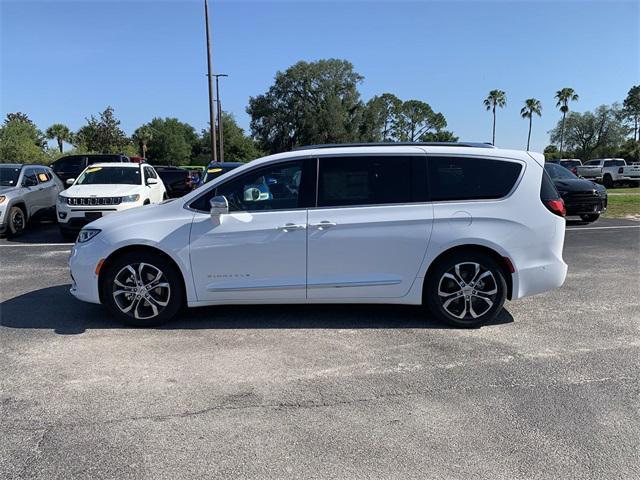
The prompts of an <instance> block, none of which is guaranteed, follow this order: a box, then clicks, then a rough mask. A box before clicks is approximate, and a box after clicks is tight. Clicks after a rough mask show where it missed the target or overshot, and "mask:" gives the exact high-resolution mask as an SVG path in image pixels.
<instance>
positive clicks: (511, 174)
mask: <svg viewBox="0 0 640 480" xmlns="http://www.w3.org/2000/svg"><path fill="white" fill-rule="evenodd" d="M543 165H544V157H543V156H542V155H540V154H535V153H527V152H521V151H510V150H499V149H495V148H493V147H489V146H487V145H484V144H445V145H442V144H396V145H389V144H385V145H350V146H349V145H345V146H316V147H307V148H305V149H299V150H296V151H293V152H288V153H282V154H278V155H272V156H268V157H265V158H262V159H259V160H255V161H253V162H251V163H249V164H246V165H244V166H242V167H240V168H237V169H235V170H233V171H231V172H229V173H227V174H225V175H223V176H221V177H219V178H217V179H215V180H214V181H213V182H211V183H208V184H205V185H203V186H202V187H200V188H199V189H197V190H195V191H194V192H192V193H190V194H188V195H186V196H185V197H183V198H181V199H178V200H175V201H173V202H171V203H165V204H162V205H153V206H150V207H146V208H143V209H135V210H131V211H129V212H124V213H122V214H118V215H115V216H110V217H104V218H101V219H99V220H97V221H95V222H92V223H91V224H89V225H87V226H86V227H85V228H84V229H83V230H82V231H81V232H80V235H79V236H78V240H77V243H76V244H75V246H74V247H73V249H72V255H71V257H70V260H69V265H70V267H71V275H72V278H73V283H72V287H71V293H72V294H73V295H74V296H76V297H77V298H79V299H81V300H84V301H87V302H93V303H102V304H104V305H106V306H107V307H108V308H109V309H110V310H111V311H112V312H113V313H114V314H115V315H116V316H118V317H119V318H120V319H121V320H123V321H125V322H127V323H130V324H133V325H139V326H147V325H154V324H158V323H161V322H163V321H166V320H169V319H170V318H172V317H173V316H174V315H176V313H177V312H178V311H179V310H180V308H181V307H182V306H183V305H187V306H189V307H197V306H205V305H220V304H264V303H392V304H393V303H395V304H410V305H421V304H426V305H428V306H429V307H430V310H431V312H432V315H433V316H434V317H435V318H437V319H440V320H443V321H446V322H449V323H451V324H453V325H456V326H473V325H477V324H479V323H481V322H487V321H490V320H492V319H493V318H494V317H495V316H496V315H497V314H498V313H499V312H500V310H501V309H502V306H503V303H504V301H505V299H507V298H508V299H518V298H521V297H524V296H527V295H533V294H536V293H540V292H544V291H547V290H550V289H554V288H557V287H559V286H560V285H562V283H563V282H564V279H565V276H566V273H567V265H566V264H565V263H564V262H563V260H562V247H563V243H564V229H565V219H564V218H563V217H564V205H563V202H562V200H561V199H560V197H559V196H558V193H557V191H556V189H555V187H554V186H553V183H552V182H551V180H550V179H549V177H548V176H547V174H546V173H545V171H544V168H543Z"/></svg>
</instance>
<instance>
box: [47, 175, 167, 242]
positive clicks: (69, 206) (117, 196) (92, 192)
mask: <svg viewBox="0 0 640 480" xmlns="http://www.w3.org/2000/svg"><path fill="white" fill-rule="evenodd" d="M166 196H167V194H166V189H165V186H164V184H163V183H162V180H161V179H160V178H159V177H158V174H157V173H156V171H155V170H154V168H153V167H152V166H151V165H146V164H142V165H140V164H137V163H96V164H93V165H91V166H89V167H87V168H86V169H85V170H84V171H83V172H82V173H81V174H80V176H79V177H78V178H77V179H75V180H74V181H73V184H72V186H71V187H69V188H68V189H67V190H65V191H63V192H61V193H60V195H58V202H57V205H56V210H57V217H58V224H59V226H60V233H61V234H62V236H63V237H64V238H67V239H73V238H75V237H76V236H77V234H78V232H79V231H80V229H81V228H82V227H83V226H84V225H86V224H87V223H89V222H91V221H93V220H95V219H97V218H100V217H102V216H103V215H107V214H110V213H114V212H120V211H122V210H127V209H130V208H133V207H139V206H141V205H148V204H151V203H160V202H162V201H163V200H164V199H165V198H166Z"/></svg>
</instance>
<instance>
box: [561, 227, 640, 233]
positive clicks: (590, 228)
mask: <svg viewBox="0 0 640 480" xmlns="http://www.w3.org/2000/svg"><path fill="white" fill-rule="evenodd" d="M617 228H640V225H617V226H612V227H582V228H580V227H573V228H567V229H566V230H567V231H568V232H569V231H571V230H614V229H617Z"/></svg>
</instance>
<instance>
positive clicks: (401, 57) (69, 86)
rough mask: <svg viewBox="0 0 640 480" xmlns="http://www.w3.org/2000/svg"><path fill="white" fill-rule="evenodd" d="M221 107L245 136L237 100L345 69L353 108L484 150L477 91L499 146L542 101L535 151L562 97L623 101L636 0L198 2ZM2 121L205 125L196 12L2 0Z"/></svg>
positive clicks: (634, 56) (638, 19)
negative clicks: (301, 71) (424, 108)
mask: <svg viewBox="0 0 640 480" xmlns="http://www.w3.org/2000/svg"><path fill="white" fill-rule="evenodd" d="M211 10H212V22H213V42H214V67H215V70H216V71H218V72H221V73H227V74H229V75H230V77H229V78H228V79H224V80H223V82H224V83H223V89H222V94H223V98H222V100H223V102H222V103H223V107H224V109H225V110H227V111H230V112H232V113H233V114H234V115H235V116H236V118H237V120H238V122H239V123H240V125H241V126H242V127H244V128H248V124H249V118H248V116H247V114H246V113H245V108H246V105H247V102H248V99H249V97H250V96H255V95H258V94H261V93H263V92H265V91H266V90H267V89H268V87H269V86H270V85H271V83H272V81H273V76H274V74H275V72H276V71H277V70H284V69H286V68H287V67H288V66H290V65H292V64H293V63H295V62H296V61H298V60H307V61H311V60H316V59H319V58H331V57H333V58H344V59H347V60H350V61H351V62H352V63H353V64H354V66H355V69H356V71H357V72H359V73H360V74H362V75H363V76H364V77H365V79H364V82H363V83H362V84H361V86H360V91H361V92H362V95H363V98H364V99H365V100H366V99H368V98H370V97H371V96H373V95H375V94H379V93H383V92H392V93H395V94H396V95H398V96H399V97H401V98H402V99H405V100H406V99H410V98H416V99H420V100H423V101H426V102H428V103H429V104H430V105H431V106H432V107H433V108H434V110H436V111H440V112H442V113H443V114H444V115H445V116H446V118H447V121H448V123H449V126H448V128H450V129H451V130H453V131H454V132H455V133H456V134H457V135H459V136H460V138H461V139H463V140H468V141H490V140H491V115H490V114H489V113H488V112H486V111H485V110H484V108H483V106H482V100H483V98H484V97H485V96H486V94H487V92H488V91H489V90H491V89H494V88H499V89H501V90H505V91H506V92H507V102H508V103H507V107H506V108H505V109H504V110H501V111H499V113H498V126H497V139H496V143H497V144H498V146H502V147H510V148H524V147H525V145H526V134H527V122H526V121H525V120H523V119H521V118H520V116H519V111H520V108H521V106H522V103H523V101H524V100H525V99H526V98H529V97H535V98H538V99H540V100H541V101H542V104H543V116H542V118H541V119H539V118H537V117H536V118H535V119H534V131H533V135H532V150H538V151H541V150H542V149H543V148H544V146H545V145H546V144H547V143H548V134H547V131H548V130H549V129H551V128H552V127H553V126H554V125H555V123H556V122H557V120H558V119H559V113H558V111H557V110H556V109H555V102H554V100H553V95H554V93H555V91H556V90H558V89H560V88H562V87H566V86H570V87H573V88H574V89H575V90H576V91H577V92H578V93H579V95H580V101H579V102H578V103H577V104H573V105H572V108H574V109H576V110H579V111H583V110H588V109H593V108H594V107H596V106H598V105H601V104H604V103H606V104H609V103H612V102H615V101H622V100H623V99H624V97H625V96H626V94H627V91H628V90H629V88H630V87H631V86H632V85H634V84H637V83H639V82H640V80H639V79H640V71H639V70H640V65H639V63H640V39H639V31H640V2H638V1H631V2H612V1H600V2H594V1H590V2H578V1H561V2H553V1H537V2H523V1H511V2H497V1H474V2H462V1H450V2H432V1H422V2H402V1H393V2H390V1H387V2H383V1H381V2H377V1H376V2H373V1H368V2H367V1H351V2H338V1H334V2H322V3H321V2H313V1H298V2H280V1H278V2H274V1H261V2H240V1H217V0H213V1H212V2H211ZM0 17H1V19H0V30H1V34H0V39H1V44H0V54H1V55H0V56H1V59H0V69H1V70H0V80H1V84H0V92H1V96H0V114H1V115H2V117H4V115H5V114H6V113H7V112H12V111H23V112H25V113H27V114H29V116H30V117H31V118H32V119H33V120H34V121H35V122H36V123H37V124H38V126H39V127H40V128H42V129H44V128H46V127H47V126H48V125H50V124H52V123H54V122H62V123H65V124H67V125H68V126H69V127H71V128H73V129H77V128H78V127H80V126H81V125H82V124H83V123H84V118H85V117H87V116H89V115H91V114H97V112H99V111H102V110H103V109H104V108H105V107H106V106H107V105H111V106H113V107H114V108H115V111H116V115H117V116H118V117H119V118H120V119H121V120H122V126H123V128H124V129H125V131H126V132H127V133H131V132H132V131H133V130H134V129H135V128H136V127H138V126H139V125H141V124H142V123H144V122H147V121H149V120H150V119H151V118H152V117H154V116H161V117H165V116H171V117H177V118H179V119H180V120H182V121H186V122H188V123H190V124H192V125H193V126H194V127H196V128H197V129H198V130H200V129H202V128H204V127H205V126H206V124H207V119H208V109H207V108H208V107H207V84H206V77H205V73H206V56H205V44H204V20H203V4H202V1H200V0H184V1H136V0H131V1H124V0H121V1H109V2H107V1H90V0H85V1H71V2H62V1H30V0H22V1H17V0H14V1H12V0H0Z"/></svg>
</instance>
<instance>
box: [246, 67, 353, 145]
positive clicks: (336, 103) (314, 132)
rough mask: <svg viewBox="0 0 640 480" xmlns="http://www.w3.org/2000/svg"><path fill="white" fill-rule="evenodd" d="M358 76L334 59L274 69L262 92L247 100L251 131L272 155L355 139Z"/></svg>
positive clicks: (351, 69)
mask: <svg viewBox="0 0 640 480" xmlns="http://www.w3.org/2000/svg"><path fill="white" fill-rule="evenodd" d="M362 79H363V77H362V76H361V75H359V74H358V73H356V72H355V71H354V70H353V65H352V64H351V63H350V62H347V61H346V60H337V59H329V60H319V61H317V62H304V61H301V62H298V63H296V64H295V65H293V66H291V67H289V68H288V69H287V70H286V71H284V72H278V73H276V76H275V82H274V84H273V85H272V86H271V87H270V88H269V90H268V91H267V92H266V93H265V94H263V95H258V96H257V97H251V98H250V99H249V106H248V107H247V113H248V114H249V115H250V116H251V124H250V125H251V132H252V135H253V136H254V138H256V140H257V141H258V143H259V145H260V148H261V149H263V150H265V151H267V152H270V153H276V152H282V151H286V150H290V149H291V148H293V147H295V146H297V145H303V144H314V143H343V142H350V141H354V140H357V139H358V137H359V135H360V132H359V127H360V121H359V119H360V117H361V114H362V108H363V107H362V103H361V102H360V94H359V93H358V89H357V85H358V83H360V82H361V81H362Z"/></svg>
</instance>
